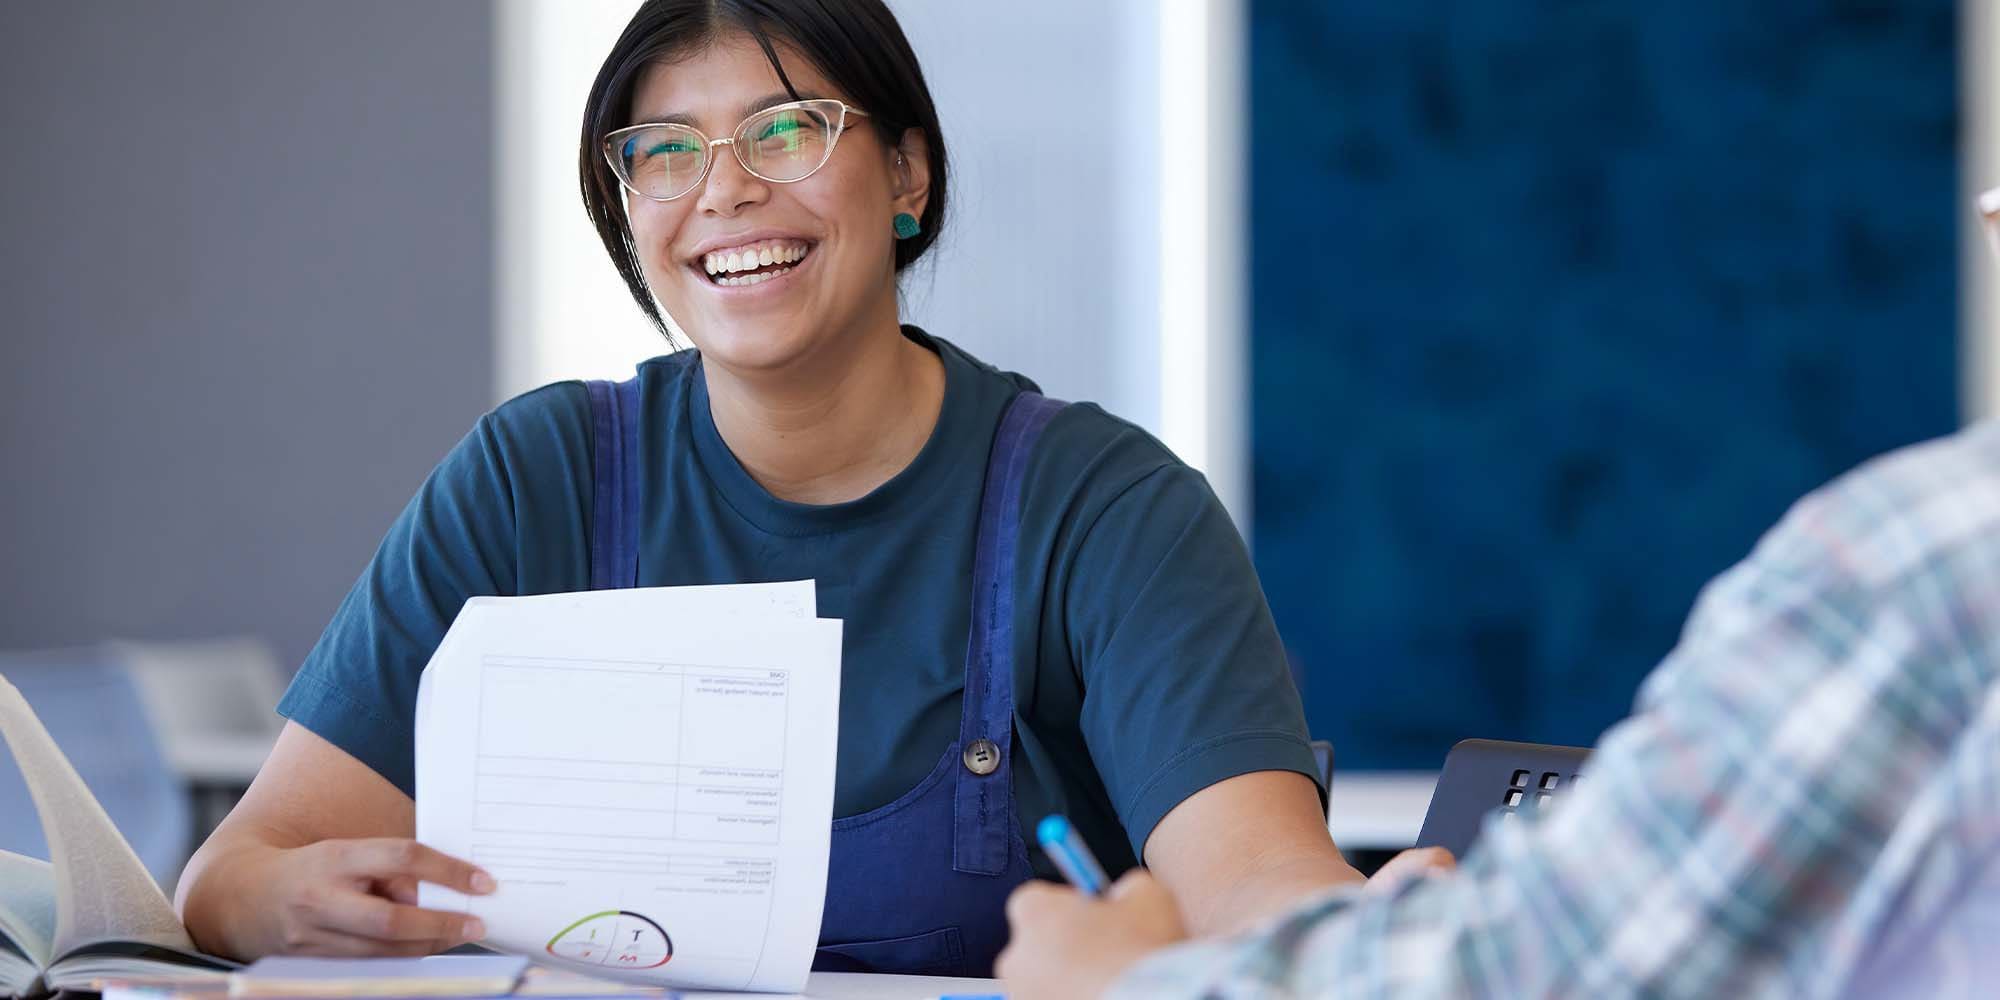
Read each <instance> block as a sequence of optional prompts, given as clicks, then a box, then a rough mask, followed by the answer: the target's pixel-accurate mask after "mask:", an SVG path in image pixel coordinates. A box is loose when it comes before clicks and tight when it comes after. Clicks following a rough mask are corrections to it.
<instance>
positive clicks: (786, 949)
mask: <svg viewBox="0 0 2000 1000" xmlns="http://www.w3.org/2000/svg"><path fill="white" fill-rule="evenodd" d="M815 613H816V612H815V601H814V586H813V583H812V582H811V581H803V582H798V583H781V584H749V585H741V586H723V587H661V588H647V589H635V590H613V591H597V592H592V593H579V594H551V595H546V596H540V597H481V598H474V599H473V600H471V601H468V602H466V605H465V607H464V609H463V610H461V611H460V612H459V615H458V618H457V620H456V621H454V622H453V624H452V627H451V630H450V631H449V632H448V633H447V634H446V635H445V638H444V641H443V642H442V643H441V644H440V645H439V646H438V650H437V653H436V655H434V656H433V657H432V658H431V662H430V665H429V666H428V667H427V668H426V669H425V671H424V675H423V681H422V685H421V687H420V688H419V690H418V696H417V725H416V735H417V746H416V755H417V769H416V770H417V838H418V839H419V840H421V841H423V842H424V843H425V844H428V845H430V846H431V847H433V848H436V849H437V850H440V851H443V852H445V853H447V854H451V855H454V856H457V857H461V858H465V859H467V860H469V861H472V862H473V863H475V864H478V865H479V866H481V867H482V868H484V869H486V870H487V871H488V872H491V873H492V874H493V877H494V878H495V879H496V880H497V881H498V882H499V890H498V891H497V892H495V893H493V894H491V895H488V896H472V897H468V896H464V895H461V894H459V893H456V892H453V891H451V890H449V889H445V888H443V887H440V886H436V885H430V884H425V885H424V886H423V887H422V888H421V890H420V902H421V904H422V905H423V906H426V907H430V908H434V909H443V910H454V911H460V912H466V913H471V914H474V915H476V916H478V917H479V918H480V919H482V920H483V921H485V923H486V939H485V940H484V941H482V942H481V944H483V945H485V946H486V947H489V948H495V949H499V950H502V951H507V952H512V953H515V954H519V955H525V956H527V957H529V958H531V959H533V960H535V961H536V962H540V963H543V964H547V965H552V966H555V967H559V968H568V969H573V970H575V971H578V972H585V973H589V974H591V975H596V976H609V977H613V978H618V979H622V980H625V981H627V982H640V983H654V984H661V985H668V986H675V987H682V988H702V989H729V990H756V991H766V992H785V993H793V992H798V991H799V990H801V989H803V988H804V986H805V982H806V973H807V972H808V971H809V970H810V968H811V966H812V958H813V950H814V947H815V945H816V944H817V942H818V938H819V919H820V911H821V908H822V906H823V904H824V902H825V896H826V870H827V847H828V839H829V837H830V835H831V821H832V818H833V773H834V758H835V754H836V736H837V726H838V720H839V705H840V638H841V623H840V622H838V621H834V620H827V619H820V618H816V617H815Z"/></svg>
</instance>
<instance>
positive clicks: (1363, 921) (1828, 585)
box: [1113, 425, 2000, 998]
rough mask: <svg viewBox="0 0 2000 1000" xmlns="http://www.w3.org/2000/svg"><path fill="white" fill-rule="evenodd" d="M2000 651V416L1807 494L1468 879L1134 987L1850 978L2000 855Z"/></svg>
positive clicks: (1325, 913)
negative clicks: (1552, 791)
mask: <svg viewBox="0 0 2000 1000" xmlns="http://www.w3.org/2000/svg"><path fill="white" fill-rule="evenodd" d="M1996 663H2000V429H1996V427H1995V426H1994V425H1986V426H1982V427H1978V428H1973V429H1971V430H1968V431H1966V432H1963V433H1961V434H1959V435H1957V436H1955V437H1952V438H1947V439H1944V440H1942V441H1939V442H1933V443H1931V444H1926V445H1922V446H1918V447H1915V448H1911V449H1906V450H1904V451H1902V452H1898V453H1895V454H1893V455H1890V456H1887V457H1885V458H1882V459H1878V460H1876V461H1874V462H1871V463H1869V464H1867V465H1864V466H1863V467H1862V468H1860V469H1859V470H1857V471H1855V472H1853V473H1850V474H1848V475H1847V476H1845V477H1843V478H1842V479H1840V480H1839V481H1837V482H1835V483H1834V484H1833V485H1831V486H1829V487H1827V488H1826V489H1823V490H1821V491H1820V492H1818V493H1815V494H1813V495H1812V496H1809V497H1807V498H1806V499H1805V500H1803V501H1801V502H1800V503H1799V504H1798V505H1797V506H1796V507H1795V508H1794V509H1793V510H1792V511H1791V512H1790V513H1789V514H1788V515H1787V516H1786V518H1785V519H1784V520H1783V521H1782V522H1781V523H1780V524H1779V525H1778V527H1777V528H1775V529H1774V530H1773V531H1772V532H1771V533H1770V534H1769V535H1767V536H1766V537H1765V538H1764V539H1763V540H1762V541H1761V542H1760V543H1759V544H1758V546H1757V548H1756V550H1755V551H1754V552H1753V553H1752V554H1751V556H1750V557H1749V558H1748V559H1747V560H1746V561H1745V562H1743V563H1742V564H1740V565H1738V566H1737V567H1735V568H1734V569H1732V570H1731V571H1729V572H1728V573H1726V574H1724V575H1723V576H1722V577H1720V578H1718V579H1717V580H1715V581H1714V582H1713V583H1711V584H1710V585H1709V587H1708V588H1707V589H1706V590H1705V591H1704V592H1703V594H1702V596H1701V598H1700V600H1699V602H1698V603H1697V606H1696V609H1695V613H1694V615H1693V616H1692V618H1691V619H1690V621H1689V624H1688V626H1687V628H1686V630H1685V632H1684V633H1683V636H1682V639H1681V642H1680V643H1679V645H1678V646H1677V647H1676V648H1675V649H1674V650H1673V652H1672V653H1671V654H1670V655H1669V656H1668V657H1667V659H1666V661H1665V662H1664V663H1662V664H1661V665H1660V667H1659V669H1657V670H1656V671H1655V672H1654V673H1653V674H1652V675H1651V676H1650V677H1649V678H1648V679H1647V681H1646V683H1645V684H1644V685H1643V687H1642V688H1641V690H1640V696H1639V702H1638V706H1637V709H1636V711H1635V713H1634V715H1633V716H1632V717H1631V718H1630V719H1628V720H1626V721H1625V722H1623V723H1620V724H1619V725H1617V726H1616V727H1614V728H1612V729H1611V730H1610V731H1609V732H1608V733H1606V735H1605V737H1604V738H1603V740H1602V742H1601V744H1600V747H1599V750H1598V752H1597V753H1596V754H1595V755H1594V756H1593V758H1592V760H1591V761H1590V763H1589V765H1588V767H1587V768H1586V771H1585V773H1586V775H1587V776H1588V777H1587V778H1586V779H1585V780H1583V781H1580V782H1579V783H1578V785H1577V786H1576V788H1575V790H1574V791H1572V792H1570V793H1569V794H1568V796H1566V797H1565V799H1563V800H1561V801H1560V802H1559V804H1558V805H1557V806H1556V807H1555V808H1554V809H1553V810H1551V812H1550V814H1548V815H1547V816H1545V817H1544V818H1543V819H1542V820H1541V821H1539V822H1519V823H1510V824H1496V823H1494V822H1493V821H1492V820H1490V819H1489V821H1488V826H1487V827H1486V828H1485V830H1484V831H1483V833H1482V836H1481V841H1480V844H1479V846H1478V848H1477V849H1475V850H1474V851H1473V852H1472V855H1471V857H1469V858H1467V859H1465V861H1464V864H1463V866H1462V867H1461V868H1460V870H1459V871H1458V872H1457V873H1455V874H1450V875H1435V876H1430V877H1426V878H1421V879H1418V880H1415V881H1413V882H1411V883H1409V884H1406V885H1404V886H1402V887H1401V888H1400V889H1397V890H1395V891H1393V892H1390V893H1382V894H1375V895H1369V894H1364V893H1357V892H1354V891H1351V890H1350V891H1341V892H1336V893H1335V894H1333V895H1330V896H1326V897H1323V898H1321V899H1319V900H1317V901H1315V902H1313V903H1310V904H1308V905H1306V906H1303V907H1301V908H1299V909H1297V910H1294V911H1293V912H1291V913H1290V914H1288V915H1286V916H1284V917H1283V918H1281V919H1279V920H1278V921H1277V922H1275V923H1273V924H1271V925H1269V926H1267V927H1266V928H1265V929H1263V930H1261V931H1259V932H1257V933H1254V934H1251V935H1248V936H1246V937H1243V938H1238V939H1234V940H1229V941H1220V942H1203V943H1196V944H1191V945H1186V946H1182V947H1180V948H1176V949H1170V950H1168V951H1164V952H1161V953H1159V954H1157V955H1155V956H1153V957H1151V958H1149V959H1147V960H1146V961H1145V962H1142V963H1140V964H1139V965H1138V966H1136V967H1135V968H1133V969H1132V970H1130V971H1129V972H1128V973H1127V975H1126V976H1125V977H1124V978H1123V979H1122V980H1120V982H1119V983H1118V984H1117V985H1116V987H1115V988H1114V990H1113V995H1115V996H1119V997H1132V998H1137V997H1147V998H1159V997H1177V996H1206V997H1227V998H1238V997H1291V996H1336V995H1337V996H1342V997H1349V996H1353V997H1372V996H1398V997H1402V996H1423V997H1431V996H1437V997H1446V996H1449V997H1458V996H1506V997H1519V996H1577V997H1606V996H1631V995H1640V994H1644V995H1648V996H1653V995H1658V996H1687V997H1706V996H1767V995H1768V996H1786V997H1791V996H1832V995H1838V994H1839V993H1841V992H1842V991H1843V990H1845V989H1847V987H1848V984H1849V983H1850V982H1852V981H1854V980H1855V979H1856V976H1857V971H1858V969H1859V968H1860V966H1861V965H1862V963H1863V960H1864V959H1865V958H1867V957H1868V953H1869V946H1870V943H1871V942H1873V941H1876V940H1877V939H1879V938H1880V937H1881V936H1882V935H1883V934H1884V933H1886V932H1887V931H1888V930H1889V929H1891V924H1892V923H1893V924H1894V925H1895V926H1902V925H1903V922H1904V921H1905V920H1906V919H1913V915H1912V914H1911V913H1910V912H1909V909H1910V907H1911V906H1912V905H1917V906H1919V907H1921V906H1922V905H1926V904H1924V903H1923V902H1922V901H1923V900H1924V899H1926V898H1928V897H1925V896H1923V895H1922V894H1921V893H1916V894H1913V893H1911V892H1910V891H1908V890H1909V888H1910V886H1911V885H1912V884H1914V883H1917V882H1928V883H1935V884H1947V885H1949V884H1956V883H1960V882H1963V881H1966V880H1967V879H1968V877H1969V876H1971V875H1973V874H1976V872H1975V871H1974V868H1975V866H1979V865H1982V864H1983V863H1986V862H1989V861H1990V863H1992V864H2000V858H1996V856H1995V855H1994V854H1993V852H1994V849H1995V846H1996V845H1995V842H1996V840H2000V808H1996V806H1995V801H1994V800H1995V799H1996V798H2000V791H1996V789H2000V684H1996V682H1995V675H1996V669H1995V665H1996ZM1468 735H1472V734H1468ZM1975 833H1976V835H1975ZM1981 837H1983V838H1984V839H1983V840H1982V839H1980V838H1981ZM1913 900H1915V901H1916V902H1915V903H1914V904H1913V902H1912V901H1913ZM1914 916H1915V917H1921V916H1922V914H1917V915H1914Z"/></svg>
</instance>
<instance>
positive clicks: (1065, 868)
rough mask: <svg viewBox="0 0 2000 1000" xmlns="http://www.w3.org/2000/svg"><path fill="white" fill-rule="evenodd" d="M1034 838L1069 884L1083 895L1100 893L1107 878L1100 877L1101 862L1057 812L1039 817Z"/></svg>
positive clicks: (1065, 819)
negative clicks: (1040, 818)
mask: <svg viewBox="0 0 2000 1000" xmlns="http://www.w3.org/2000/svg"><path fill="white" fill-rule="evenodd" d="M1035 839H1037V840H1040V841H1041V842H1042V850H1044V851H1047V852H1049V860H1051V861H1054V862H1055V863H1056V867H1057V868H1060V869H1062V873H1063V877H1064V878H1066V879H1069V884H1071V885H1073V886H1076V887H1077V889H1079V890H1081V891H1082V892H1083V894H1084V895H1086V896H1097V895H1102V894H1103V892H1104V890H1105V889H1107V888H1109V887H1110V885H1111V880H1110V879H1108V878H1105V877H1104V866H1103V865H1100V864H1098V863H1097V856H1096V855H1094V854H1092V853H1090V847H1089V845H1087V844H1085V843H1084V842H1083V835H1082V834H1079V833H1077V832H1076V827H1073V826H1071V825H1070V824H1069V820H1068V819H1067V818H1065V817H1064V816H1063V815H1062V814H1061V813H1051V814H1049V815H1047V816H1044V817H1042V821H1041V822H1040V823H1039V824H1037V825H1036V826H1035Z"/></svg>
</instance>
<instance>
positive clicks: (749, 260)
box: [688, 232, 819, 301]
mask: <svg viewBox="0 0 2000 1000" xmlns="http://www.w3.org/2000/svg"><path fill="white" fill-rule="evenodd" d="M818 245H819V244H818V243H817V242H815V241H813V240H809V239H806V238H804V237H801V236H791V235H782V236H773V235H769V234H766V233H761V232H760V233H752V234H746V235H744V236H740V237H725V238H722V239H719V240H711V241H708V243H707V244H706V245H705V246H704V248H703V249H701V250H700V251H698V252H697V253H696V254H695V255H694V257H693V258H692V259H691V260H689V262H688V268H689V269H690V270H692V271H693V272H695V274H696V275H697V276H698V277H697V280H698V281H700V282H702V283H703V284H706V285H707V286H709V288H710V289H711V290H712V291H714V292H715V293H717V294H721V295H723V296H725V301H734V300H736V299H738V298H741V297H744V296H747V295H751V294H756V295H760V296H766V297H768V296H772V295H780V294H783V293H784V292H785V291H786V290H787V289H789V288H791V287H792V286H793V285H794V284H796V281H794V280H792V279H794V278H795V277H796V276H797V275H798V272H799V271H800V270H801V269H803V268H804V267H805V266H806V265H807V263H808V262H809V261H811V260H812V259H813V250H814V248H816V247H817V246H818Z"/></svg>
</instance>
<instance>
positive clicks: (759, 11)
mask: <svg viewBox="0 0 2000 1000" xmlns="http://www.w3.org/2000/svg"><path fill="white" fill-rule="evenodd" d="M738 31H740V32H743V33H745V34H747V35H749V36H750V37H751V38H754V39H756V40H757V44H758V46H760V47H761V48H763V50H764V57H765V58H767V59H769V60H770V61H771V66H772V68H774V69H776V70H777V71H778V79H779V80H780V81H782V82H783V83H784V85H785V90H786V91H787V92H788V93H790V94H791V95H792V97H793V98H794V99H796V98H798V97H799V92H798V90H797V89H796V88H794V87H793V86H792V80H791V78H790V77H789V76H786V75H785V67H784V65H783V63H782V62H780V60H779V58H778V51H777V49H776V47H775V46H774V45H773V44H772V43H773V42H774V41H776V42H782V43H785V44H787V45H789V46H791V47H792V48H794V49H796V50H797V51H798V52H799V53H800V54H801V55H803V56H805V57H806V58H807V59H809V60H811V61H812V63H813V65H814V66H816V67H818V68H819V70H820V72H822V73H824V74H825V75H826V77H827V78H828V79H829V80H831V81H832V82H833V84H834V86H836V87H839V88H840V89H841V91H843V92H844V93H845V94H846V95H847V97H848V98H849V99H850V100H852V101H854V104H855V106H856V107H858V108H861V109H862V110H864V111H866V112H868V117H867V118H865V119H863V121H866V122H867V123H868V124H869V125H870V126H872V127H873V128H874V129H875V132H876V134H877V135H879V136H880V137H881V138H882V141H883V143H884V144H886V145H887V146H889V147H890V148H892V149H893V148H895V147H896V145H897V144H898V143H899V142H900V141H901V140H902V136H903V132H904V131H905V130H906V129H910V128H916V129H921V130H922V131H923V135H924V140H925V142H927V143H928V144H929V151H930V175H931V176H930V196H929V199H928V200H927V201H926V202H925V204H924V214H923V217H922V218H920V219H918V220H917V221H918V223H919V225H921V227H922V231H921V232H920V233H918V234H917V235H916V236H913V237H911V238H909V239H906V240H898V241H896V271H897V272H898V273H901V272H902V270H903V269H904V268H906V267H908V266H909V265H910V264H911V263H912V262H913V261H915V260H916V259H917V258H918V257H921V256H922V255H923V253H924V251H925V250H927V249H929V248H930V245H931V243H932V241H934V240H935V239H937V233H938V229H939V227H940V226H942V225H943V223H944V206H945V156H944V137H943V133H942V131H941V130H940V129H939V128H938V117H937V106H936V105H934V104H933V103H932V102H931V92H930V88H929V87H928V86H926V85H925V83H924V73H923V70H922V69H921V68H919V67H918V65H917V54H916V53H915V52H913V51H911V49H910V42H909V39H907V38H904V37H903V28H902V26H901V25H899V24H897V23H896V16H895V15H894V14H891V13H890V12H889V8H888V6H887V5H885V4H884V3H883V2H882V0H647V2H646V3H645V4H644V5H642V6H641V7H640V8H639V12H638V13H636V14H634V15H632V21H631V23H629V24H627V25H625V31H624V33H623V34H621V35H619V36H618V42H617V44H615V45H613V46H612V47H611V54H610V55H608V56H605V57H604V65H603V67H601V68H600V69H598V71H597V80H596V82H594V83H592V84H591V85H590V99H589V101H588V102H587V103H586V106H585V108H584V112H583V141H582V143H581V146H580V148H579V149H578V150H577V169H578V172H579V173H580V174H581V180H582V183H583V207H584V210H585V211H587V212H589V213H590V221H591V223H592V224H593V225H595V226H596V227H597V235H598V237H599V238H600V239H602V240H603V241H604V249H605V250H606V251H608V252H609V253H610V254H611V262H612V263H613V264H616V265H617V266H618V273H619V275H620V276H621V277H623V278H624V279H625V287H626V288H627V289H630V290H631V292H632V298H633V299H634V300H635V301H637V302H638V303H639V308H640V309H641V310H643V311H644V312H645V314H646V316H647V318H649V319H651V320H652V321H653V325H654V326H655V327H657V328H658V329H659V330H660V332H661V333H662V334H666V333H667V325H666V321H665V320H664V319H663V318H662V317H661V316H660V310H659V306H658V305H656V304H655V303H654V302H653V295H652V292H651V291H650V290H648V288H647V287H646V275H645V272H644V271H643V270H642V269H641V268H640V266H639V254H638V248H637V247H636V246H635V245H634V244H633V241H632V226H631V224H630V223H629V222H627V221H626V218H625V210H624V205H623V203H622V201H621V199H622V198H623V193H622V191H621V189H620V188H619V185H618V178H617V176H616V175H614V174H612V172H611V167H610V165H609V164H607V163H605V162H604V154H603V142H604V136H605V134H606V133H608V132H610V131H611V130H613V129H617V128H622V127H624V126H625V125H626V124H628V120H627V119H628V117H629V116H630V114H631V105H632V89H633V87H634V86H636V85H637V82H638V79H639V74H640V73H641V72H642V71H644V70H645V68H646V67H647V66H649V65H651V64H652V63H654V62H657V61H661V60H667V61H671V60H674V59H678V58H680V57H682V56H685V55H688V54H690V53H692V52H694V51H696V50H698V49H700V48H701V47H702V46H704V45H708V44H711V43H713V42H715V41H717V40H718V39H720V38H721V37H723V36H724V35H727V34H730V33H732V32H738ZM882 225H883V226H885V227H886V226H888V225H889V220H887V219H884V220H882Z"/></svg>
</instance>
